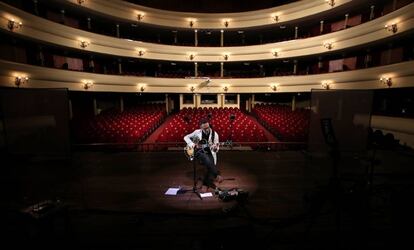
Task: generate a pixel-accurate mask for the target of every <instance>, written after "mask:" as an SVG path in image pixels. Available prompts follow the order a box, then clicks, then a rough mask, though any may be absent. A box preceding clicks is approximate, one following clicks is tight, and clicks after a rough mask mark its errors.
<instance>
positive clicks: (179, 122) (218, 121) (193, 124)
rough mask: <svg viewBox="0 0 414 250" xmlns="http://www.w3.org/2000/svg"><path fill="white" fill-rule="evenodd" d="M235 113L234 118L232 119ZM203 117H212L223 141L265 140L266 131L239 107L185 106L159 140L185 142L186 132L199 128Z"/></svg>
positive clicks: (214, 126)
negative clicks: (231, 116)
mask: <svg viewBox="0 0 414 250" xmlns="http://www.w3.org/2000/svg"><path fill="white" fill-rule="evenodd" d="M230 115H234V120H231V119H230ZM202 118H207V119H210V124H211V125H212V127H213V129H214V130H216V131H217V133H218V134H219V137H220V141H221V142H226V141H228V140H232V141H233V142H265V141H267V139H266V136H265V134H264V131H263V130H262V129H261V128H260V127H259V124H257V122H256V121H254V120H253V119H251V118H250V117H249V116H247V115H246V114H244V113H242V112H241V111H240V110H239V109H237V108H184V109H182V110H181V111H180V112H179V113H177V114H175V115H174V116H173V117H172V119H171V120H169V123H168V124H166V126H165V128H164V130H163V131H162V132H161V133H160V135H159V137H158V141H159V142H183V137H184V136H185V135H186V134H189V133H191V132H193V131H194V130H195V129H197V128H199V121H200V120H201V119H202Z"/></svg>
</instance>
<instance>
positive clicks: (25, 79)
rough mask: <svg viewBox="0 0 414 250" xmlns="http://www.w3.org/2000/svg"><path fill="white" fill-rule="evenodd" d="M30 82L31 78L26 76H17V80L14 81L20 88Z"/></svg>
mask: <svg viewBox="0 0 414 250" xmlns="http://www.w3.org/2000/svg"><path fill="white" fill-rule="evenodd" d="M27 82H29V78H28V77H26V76H16V78H15V79H14V85H16V86H17V87H20V85H22V84H25V83H27Z"/></svg>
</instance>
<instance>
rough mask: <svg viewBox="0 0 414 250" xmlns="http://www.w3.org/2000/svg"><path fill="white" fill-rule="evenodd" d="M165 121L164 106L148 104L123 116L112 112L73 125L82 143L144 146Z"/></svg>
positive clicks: (77, 139)
mask: <svg viewBox="0 0 414 250" xmlns="http://www.w3.org/2000/svg"><path fill="white" fill-rule="evenodd" d="M165 117H166V111H165V105H164V104H147V105H140V106H139V107H134V108H129V109H126V110H124V111H123V112H120V111H119V110H109V111H106V112H103V113H101V114H99V115H98V116H96V117H94V118H92V119H90V120H87V121H83V122H80V123H77V124H75V125H74V133H75V138H76V141H77V142H80V143H137V142H142V141H143V140H144V139H145V138H146V137H147V136H148V135H150V134H151V133H152V132H153V131H154V130H155V129H156V128H157V127H158V126H160V125H161V124H162V122H163V121H164V119H165Z"/></svg>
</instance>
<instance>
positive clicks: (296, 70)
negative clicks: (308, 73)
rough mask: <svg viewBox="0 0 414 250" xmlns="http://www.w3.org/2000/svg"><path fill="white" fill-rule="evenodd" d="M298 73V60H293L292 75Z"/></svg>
mask: <svg viewBox="0 0 414 250" xmlns="http://www.w3.org/2000/svg"><path fill="white" fill-rule="evenodd" d="M297 72H298V60H293V74H294V75H296V73H297Z"/></svg>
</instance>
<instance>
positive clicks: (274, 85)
mask: <svg viewBox="0 0 414 250" xmlns="http://www.w3.org/2000/svg"><path fill="white" fill-rule="evenodd" d="M278 86H279V85H278V84H273V85H271V86H270V89H271V90H273V91H277V87H278Z"/></svg>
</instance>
